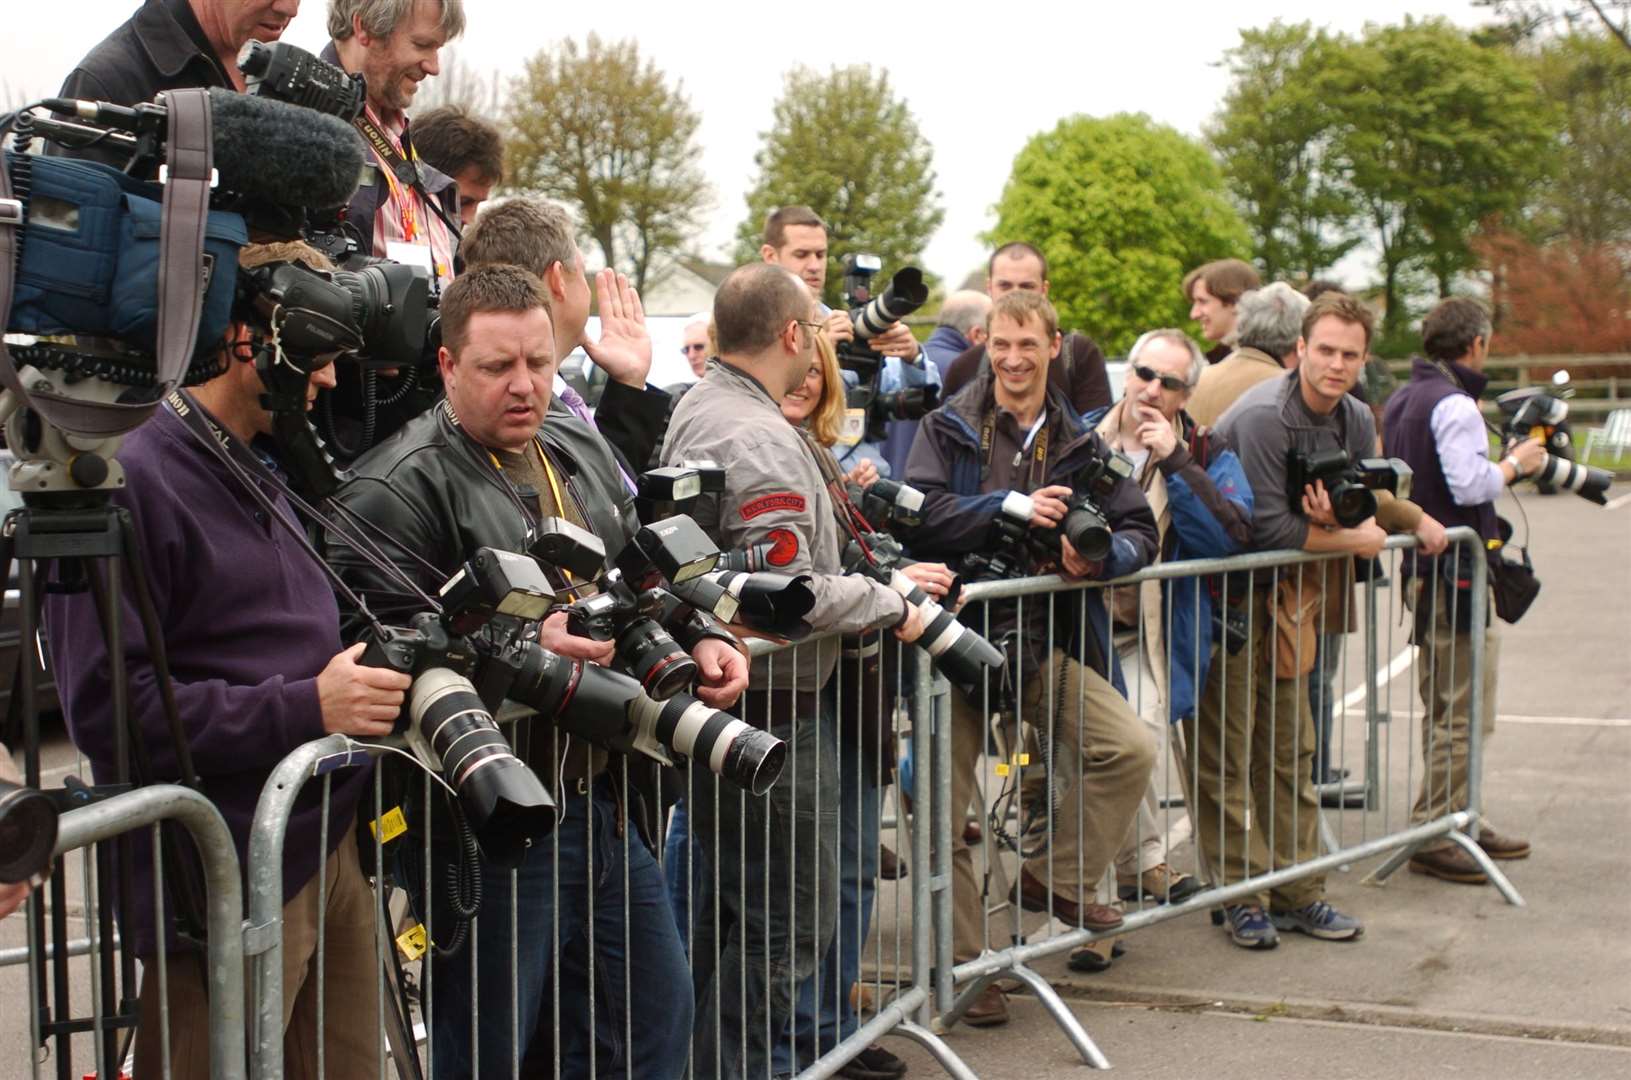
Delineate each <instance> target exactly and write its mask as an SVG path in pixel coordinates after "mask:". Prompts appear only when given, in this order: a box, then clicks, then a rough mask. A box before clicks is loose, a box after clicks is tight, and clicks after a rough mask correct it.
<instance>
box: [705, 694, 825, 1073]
mask: <svg viewBox="0 0 1631 1080" xmlns="http://www.w3.org/2000/svg"><path fill="white" fill-rule="evenodd" d="M765 696H766V695H764V694H763V693H762V692H755V691H751V690H750V691H749V692H748V697H749V699H750V703H749V704H748V705H747V707H745V708H744V710H743V712H742V715H744V716H749V715H751V716H754V717H756V718H763V717H764V716H765V714H766V708H765V706H764V704H763V702H764V699H765ZM754 698H757V699H758V700H757V701H753V700H752V699H754ZM816 700H817V699H816V696H815V695H813V694H799V695H797V697H796V699H795V702H794V704H793V705H792V706H791V707H788V706H786V705H785V704H784V705H783V706H782V707H779V708H777V709H776V710H775V711H774V712H773V714H772V716H771V720H770V723H768V724H767V725H765V726H766V727H767V728H768V730H769V731H770V732H771V733H772V734H774V735H776V736H777V737H778V738H781V739H783V740H786V741H787V742H788V744H789V746H788V759H787V765H786V767H785V768H784V770H783V772H782V776H781V779H780V781H779V782H778V783H777V784H776V786H775V787H773V788H771V789H770V792H769V793H768V794H767V795H765V796H764V797H763V798H754V797H753V796H751V795H747V794H745V793H743V792H742V791H741V790H740V789H738V788H735V787H732V786H731V785H729V784H726V783H722V782H719V781H717V780H716V779H715V778H714V776H713V774H712V773H710V772H709V771H708V770H707V768H706V767H704V766H700V765H693V766H692V767H691V788H690V790H691V798H690V800H689V806H688V807H687V810H688V813H689V815H690V820H691V828H692V831H693V833H694V835H695V836H696V837H697V838H698V840H699V841H700V844H701V847H702V850H703V851H704V852H706V853H707V856H708V861H709V867H710V869H711V870H712V873H713V878H712V880H710V882H709V889H710V892H711V893H712V894H713V895H712V898H711V902H710V903H709V904H708V906H707V909H706V910H703V911H698V912H696V913H695V936H694V938H693V939H692V946H691V971H692V979H693V982H694V985H695V989H696V1001H697V1009H696V1037H695V1040H694V1042H693V1044H692V1054H693V1062H694V1069H695V1075H696V1076H698V1077H704V1076H706V1077H719V1078H720V1080H740V1078H742V1077H753V1078H754V1080H758V1078H759V1077H764V1076H768V1075H769V1073H770V1065H771V1061H770V1051H771V1042H772V1040H773V1039H774V1038H775V1036H776V1034H777V1033H778V1032H781V1031H782V1030H783V1029H784V1028H785V1027H786V1025H787V1023H788V1021H789V1019H790V1017H791V1016H792V1014H793V1003H794V988H795V987H797V986H799V985H800V984H801V983H803V982H804V980H806V979H808V978H809V977H810V976H811V975H812V974H814V973H815V971H816V968H817V966H818V963H819V961H820V959H821V957H822V956H824V955H825V954H826V953H827V948H828V946H829V945H830V944H831V943H832V935H833V927H834V924H835V919H836V908H837V902H838V881H837V853H836V850H835V839H836V838H835V837H834V835H833V834H834V831H835V829H836V827H837V815H838V807H837V802H838V776H837V755H836V753H835V752H834V742H833V728H834V725H833V713H832V710H831V708H830V706H829V705H828V704H827V703H826V702H825V701H823V702H822V703H821V704H820V705H819V706H817V704H816ZM795 714H796V718H795ZM716 795H717V800H716ZM716 886H717V887H716ZM716 924H717V928H718V929H717V934H716Z"/></svg>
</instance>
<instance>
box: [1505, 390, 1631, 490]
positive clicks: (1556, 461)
mask: <svg viewBox="0 0 1631 1080" xmlns="http://www.w3.org/2000/svg"><path fill="white" fill-rule="evenodd" d="M1573 396H1574V388H1573V387H1571V386H1569V373H1568V372H1567V371H1559V372H1558V373H1557V374H1556V375H1553V376H1552V385H1551V387H1542V386H1524V387H1520V388H1518V389H1516V390H1508V391H1507V392H1506V393H1504V394H1502V395H1501V396H1500V397H1498V398H1496V399H1495V404H1496V405H1497V406H1498V407H1499V408H1500V410H1501V412H1503V413H1505V414H1506V422H1505V423H1504V424H1503V425H1502V430H1501V434H1502V437H1503V438H1504V440H1505V442H1506V449H1508V450H1510V449H1512V447H1513V446H1514V445H1516V444H1517V443H1519V442H1522V441H1523V440H1524V439H1529V438H1539V439H1540V440H1541V441H1542V442H1543V443H1544V444H1545V446H1546V448H1547V451H1548V453H1547V454H1546V463H1545V464H1544V465H1542V466H1541V467H1540V468H1539V469H1538V470H1537V471H1536V472H1535V474H1534V475H1533V476H1532V477H1530V479H1531V480H1533V481H1535V483H1536V484H1538V485H1541V487H1542V490H1543V492H1544V490H1545V487H1546V486H1547V485H1552V486H1555V487H1560V488H1566V489H1567V490H1569V491H1572V492H1574V493H1575V494H1576V495H1578V496H1580V497H1581V498H1582V499H1587V500H1590V501H1591V502H1594V503H1596V504H1597V505H1598V506H1605V505H1607V504H1608V487H1609V485H1610V484H1612V483H1613V482H1614V474H1613V473H1611V472H1609V471H1608V470H1607V469H1599V468H1597V467H1595V466H1592V465H1577V464H1575V463H1574V462H1573V461H1571V460H1569V458H1568V456H1567V455H1568V454H1569V453H1570V450H1571V446H1570V444H1571V441H1572V440H1571V437H1570V434H1569V428H1568V415H1569V402H1568V399H1569V398H1570V397H1573Z"/></svg>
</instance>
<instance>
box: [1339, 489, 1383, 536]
mask: <svg viewBox="0 0 1631 1080" xmlns="http://www.w3.org/2000/svg"><path fill="white" fill-rule="evenodd" d="M1329 495H1330V496H1331V516H1332V517H1334V518H1336V520H1337V524H1338V525H1341V526H1342V527H1343V528H1344V529H1352V528H1355V527H1357V526H1359V525H1362V524H1364V523H1365V522H1366V521H1367V520H1369V519H1370V518H1373V517H1375V516H1376V493H1375V492H1373V491H1372V490H1371V489H1370V488H1368V487H1365V486H1364V485H1363V484H1355V483H1353V482H1352V481H1349V480H1339V481H1337V482H1336V483H1335V484H1332V485H1331V489H1330V492H1329Z"/></svg>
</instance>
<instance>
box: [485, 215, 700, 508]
mask: <svg viewBox="0 0 1631 1080" xmlns="http://www.w3.org/2000/svg"><path fill="white" fill-rule="evenodd" d="M461 251H462V253H463V255H464V260H465V263H466V265H467V266H472V267H474V266H481V265H485V264H491V263H508V264H510V265H512V266H519V267H522V268H523V269H525V270H527V271H529V272H530V273H532V274H533V275H534V276H536V277H537V278H538V280H539V281H541V282H543V284H544V290H545V300H546V301H547V303H548V306H549V318H550V322H551V323H552V324H553V326H554V332H555V356H556V366H557V369H558V368H559V365H560V361H561V360H564V359H565V358H566V355H567V354H568V353H570V352H571V351H572V350H573V349H574V348H576V347H578V346H580V345H581V346H582V347H583V351H584V353H585V354H587V355H588V357H589V359H590V360H591V361H593V362H594V363H595V364H596V365H598V366H599V367H600V368H602V369H603V370H604V371H605V372H606V374H607V375H608V376H609V377H610V379H609V381H608V382H607V383H606V390H605V392H604V393H603V394H602V395H601V398H600V407H599V409H597V410H596V411H595V413H593V414H592V415H591V414H590V412H589V410H588V407H587V406H586V405H585V404H584V401H583V398H582V397H581V396H579V395H578V393H577V392H576V391H575V390H573V389H572V388H571V387H569V386H567V385H566V383H565V381H563V380H562V379H561V377H560V376H559V375H556V376H555V379H554V383H553V388H554V395H555V397H554V400H553V401H552V402H551V404H550V413H551V415H557V416H563V417H566V416H570V417H572V418H573V419H574V422H581V425H586V426H588V427H589V428H591V429H593V430H595V431H598V432H600V434H601V435H603V436H605V438H606V441H607V442H608V443H610V444H611V445H612V446H613V447H615V448H616V450H617V452H618V453H619V454H620V455H622V457H621V460H620V461H619V463H618V467H619V469H620V470H621V471H622V473H623V479H624V480H625V481H628V480H629V479H630V478H631V476H632V473H633V472H634V471H635V470H637V469H639V468H641V467H642V466H643V465H644V464H645V463H646V462H647V461H650V460H651V459H652V456H653V455H654V454H655V453H656V451H657V447H658V441H659V440H660V439H661V437H662V432H663V430H664V426H665V424H666V423H667V420H668V411H669V401H670V398H669V395H668V394H666V393H664V392H663V391H662V390H659V389H658V388H656V387H655V386H647V385H646V374H647V372H649V371H650V370H651V336H650V334H648V333H647V332H646V317H645V312H644V311H643V310H642V309H641V307H640V294H639V293H637V292H635V290H634V288H633V287H632V286H631V285H629V283H628V279H627V278H625V277H623V276H622V275H621V274H616V273H614V272H613V271H612V270H610V269H606V270H602V271H601V272H600V273H599V274H597V275H595V294H594V297H591V295H590V291H589V279H588V277H587V275H586V274H585V273H584V270H583V253H582V252H581V251H579V250H578V241H577V230H576V228H574V227H573V224H572V218H571V216H570V215H568V214H567V212H566V209H565V208H564V207H562V206H561V205H560V204H559V203H553V202H550V201H548V200H547V199H538V198H533V197H530V196H525V195H518V196H516V197H515V198H512V199H505V200H504V201H502V202H500V203H497V204H496V205H494V206H491V207H489V208H488V209H487V211H486V212H485V213H483V214H482V216H481V220H479V221H477V222H476V223H475V224H474V225H472V226H471V227H470V231H469V232H468V233H467V234H466V235H465V238H464V245H463V247H462V249H461ZM592 298H598V301H599V309H600V340H598V341H596V340H594V339H593V338H590V337H589V335H588V325H589V303H590V300H591V299H592Z"/></svg>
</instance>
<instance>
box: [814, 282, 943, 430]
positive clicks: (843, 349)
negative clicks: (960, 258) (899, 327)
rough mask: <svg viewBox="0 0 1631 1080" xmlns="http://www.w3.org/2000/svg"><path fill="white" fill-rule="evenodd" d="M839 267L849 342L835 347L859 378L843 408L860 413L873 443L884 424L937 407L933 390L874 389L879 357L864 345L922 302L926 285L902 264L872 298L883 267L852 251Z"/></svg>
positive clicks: (841, 361) (937, 395)
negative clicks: (851, 329) (874, 280)
mask: <svg viewBox="0 0 1631 1080" xmlns="http://www.w3.org/2000/svg"><path fill="white" fill-rule="evenodd" d="M843 267H844V306H845V307H847V308H848V309H849V314H850V324H851V325H852V326H853V327H854V328H855V340H854V341H841V342H839V343H838V363H839V366H840V367H842V368H844V369H846V370H848V371H853V372H854V373H855V374H856V376H857V377H858V378H859V380H860V383H859V385H857V386H854V387H851V388H850V390H849V393H848V399H849V407H850V408H852V409H863V410H865V411H866V417H867V420H866V437H867V438H868V439H869V440H871V441H872V442H878V441H881V440H882V439H883V437H884V435H885V431H886V427H887V425H888V424H889V422H890V421H892V420H921V419H922V418H923V417H925V416H927V415H928V414H929V413H931V412H933V411H934V410H935V408H936V407H937V406H938V405H939V404H940V388H939V387H938V386H913V387H903V388H901V389H899V390H891V391H888V392H887V393H885V392H882V391H880V390H879V380H880V377H881V375H882V373H883V355H882V354H881V353H878V352H876V351H874V350H873V349H872V348H870V347H868V345H867V344H866V343H867V342H869V341H871V340H872V339H873V338H874V337H877V336H878V335H879V334H881V333H883V332H884V331H886V330H888V329H889V328H890V327H891V326H894V325H895V324H896V323H898V322H899V321H900V320H902V319H904V318H906V317H907V316H908V315H910V314H912V312H914V311H916V310H917V309H918V308H920V307H922V306H923V305H924V304H925V303H927V302H928V299H929V287H928V285H926V284H925V283H924V281H923V271H921V270H919V269H918V268H917V267H915V266H903V267H901V268H900V269H899V270H897V271H896V272H895V276H894V277H893V278H891V279H890V281H889V284H888V285H887V286H886V287H885V288H884V291H883V292H882V293H880V294H879V295H877V296H873V295H872V278H873V276H874V275H876V274H877V273H878V272H879V271H880V270H882V269H883V260H882V259H880V258H879V257H878V256H876V255H872V254H868V253H865V252H856V253H854V254H850V255H845V256H844V259H843Z"/></svg>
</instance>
